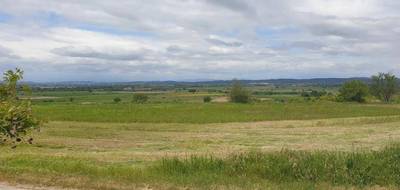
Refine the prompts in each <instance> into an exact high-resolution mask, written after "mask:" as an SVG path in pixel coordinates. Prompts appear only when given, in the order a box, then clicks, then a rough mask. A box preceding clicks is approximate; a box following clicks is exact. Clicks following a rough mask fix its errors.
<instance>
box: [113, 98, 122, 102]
mask: <svg viewBox="0 0 400 190" xmlns="http://www.w3.org/2000/svg"><path fill="white" fill-rule="evenodd" d="M113 101H114V103H119V102H121V98H120V97H115V98H114V99H113Z"/></svg>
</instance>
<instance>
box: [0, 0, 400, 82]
mask: <svg viewBox="0 0 400 190" xmlns="http://www.w3.org/2000/svg"><path fill="white" fill-rule="evenodd" d="M326 2H327V1H297V0H281V1H276V0H248V1H239V0H206V1H196V0H183V1H182V0H171V1H157V0H148V1H130V0H121V1H118V2H114V1H106V0H87V1H78V0H72V1H50V0H42V1H23V0H4V1H2V6H1V7H0V11H2V12H6V13H7V14H10V15H13V16H15V19H13V21H12V22H13V23H0V44H7V43H13V42H12V39H14V40H15V39H19V40H20V41H19V42H15V43H14V45H13V46H7V45H3V46H5V47H3V48H1V47H0V57H1V58H4V60H6V61H11V60H12V59H15V60H14V62H13V63H18V62H19V61H20V62H24V61H25V62H26V64H29V62H28V61H26V60H28V59H31V58H30V56H31V55H38V57H39V56H42V57H40V58H38V60H43V62H44V64H43V65H46V64H47V67H49V68H50V67H54V68H53V70H54V71H57V69H55V68H64V67H65V68H68V69H67V70H69V71H70V72H71V73H73V72H75V71H74V70H73V68H79V71H80V73H81V74H82V75H84V73H85V72H87V73H103V74H104V76H110V75H111V74H109V73H121V75H124V76H126V77H127V78H129V77H132V79H138V80H140V79H141V78H140V77H145V75H146V74H147V75H149V74H150V75H151V77H154V78H163V77H165V78H164V79H168V77H179V76H182V77H185V78H190V77H191V75H193V76H194V77H196V78H205V77H203V76H215V77H221V78H233V77H237V76H235V75H241V74H242V73H243V72H242V68H246V70H247V71H248V72H249V73H248V74H247V75H246V76H249V77H260V76H262V77H268V78H271V77H281V76H284V75H285V76H288V77H297V76H301V77H307V76H308V77H314V76H317V75H319V74H320V73H324V74H325V73H327V74H330V73H332V75H335V76H340V75H341V73H344V70H346V76H348V75H352V74H353V75H354V76H357V75H359V74H360V73H361V74H363V73H369V72H378V71H380V70H379V69H382V70H386V69H391V68H394V66H398V61H399V58H398V55H397V54H398V52H399V51H400V46H399V45H398V44H400V37H399V36H400V35H399V33H400V22H398V20H399V19H400V12H399V11H398V10H399V9H400V4H399V2H398V1H396V0H371V1H365V4H369V3H371V4H372V5H376V6H375V7H373V8H374V9H377V10H376V11H375V10H374V11H373V13H374V14H364V13H363V8H361V7H360V8H359V7H355V8H354V10H357V11H356V13H354V14H353V13H352V12H349V11H348V9H347V8H348V7H346V6H347V4H346V3H347V2H348V1H337V2H338V3H342V4H339V5H338V7H328V6H324V4H325V3H326ZM309 4H316V6H315V7H320V8H318V9H324V10H325V9H326V10H327V11H325V12H324V11H321V10H318V11H313V10H312V9H313V8H314V9H315V7H314V6H313V5H311V8H310V7H307V6H309ZM302 6H305V7H306V8H310V9H305V10H300V9H299V7H302ZM358 8H359V9H358ZM133 9H134V10H135V11H132V10H133ZM331 9H332V10H331ZM341 9H343V11H342V12H340V11H337V10H341ZM182 10H190V11H182ZM350 10H353V9H350ZM41 12H45V13H49V12H54V13H55V14H56V15H57V16H59V17H60V18H61V20H64V19H65V20H67V21H68V23H62V22H60V23H57V25H56V26H54V25H52V24H51V23H49V21H47V20H46V18H44V19H42V20H41V21H37V20H35V17H32V15H35V14H37V13H41ZM326 12H329V14H331V12H333V13H332V15H327V13H326ZM335 12H338V13H336V14H335ZM10 22H11V21H10ZM46 24H47V25H46ZM82 25H83V26H86V27H80V26H82ZM57 27H64V28H75V29H77V30H79V29H81V30H90V31H92V32H93V35H96V34H97V33H101V35H106V36H102V37H101V38H93V39H108V40H107V43H101V42H100V43H99V40H97V41H96V40H94V41H96V42H94V43H92V42H91V41H89V40H90V38H91V37H90V36H89V37H88V38H89V39H88V40H77V39H76V38H79V35H76V36H68V35H69V33H68V32H67V33H62V34H59V35H58V36H63V38H62V39H60V37H57V38H55V37H54V36H53V35H49V34H51V33H52V32H53V30H52V29H54V28H57ZM99 28H105V30H102V31H96V29H99ZM260 28H263V29H265V30H262V31H261V30H259V29H260ZM285 28H290V30H285ZM108 29H110V30H108ZM113 29H115V30H113ZM126 31H134V32H126ZM124 32H126V34H125V35H123V36H121V35H119V34H120V33H124ZM149 32H151V33H152V34H154V35H146V33H149ZM213 34H215V36H212V35H213ZM210 35H211V36H210ZM109 36H112V37H110V38H109ZM64 37H65V38H64ZM116 38H118V39H116ZM125 41H129V42H133V43H132V44H139V47H148V48H149V49H151V50H149V49H139V50H126V49H130V45H126V44H125V46H124V47H121V46H119V45H120V44H124V43H123V42H125ZM28 42H29V44H28V46H26V47H24V44H25V43H28ZM35 43H36V44H35ZM42 43H43V44H42ZM128 44H129V43H128ZM142 45H143V46H142ZM6 46H7V47H6ZM100 46H101V47H100ZM11 47H13V48H15V49H12V48H11ZM32 47H38V49H40V51H39V50H37V49H34V51H33V50H32V51H31V50H29V48H31V49H32ZM59 47H61V48H59ZM116 47H121V49H119V48H116ZM135 47H136V46H135ZM266 47H270V48H266ZM124 48H126V49H124ZM210 48H214V49H213V50H214V51H210ZM218 48H220V49H218ZM271 48H272V50H271ZM49 49H52V50H51V51H49ZM293 49H295V50H296V51H290V50H293ZM19 50H21V51H19ZM297 50H300V51H297ZM218 51H219V52H218ZM20 52H27V54H28V55H27V56H26V55H23V53H20ZM19 53H20V54H19ZM36 53H37V54H36ZM49 53H52V54H53V55H52V56H48V55H49ZM54 55H55V56H54ZM16 56H19V57H20V58H21V57H24V59H25V60H22V59H19V60H17V57H16ZM59 56H62V57H64V58H66V59H65V61H69V62H65V63H60V62H59V61H58V60H59V59H60V57H59ZM49 57H50V58H49ZM306 58H307V59H306ZM61 60H62V59H61ZM382 60H384V62H385V64H383V63H382V62H383V61H382ZM0 61H1V60H0ZM32 64H33V63H32ZM354 65H357V69H354ZM360 65H361V66H360ZM362 65H368V68H367V67H362ZM372 65H374V67H373V66H372ZM43 67H45V66H43ZM235 68H240V69H235ZM371 68H372V69H373V70H371ZM58 70H59V69H58ZM124 73H125V74H124ZM132 73H135V74H132ZM170 73H172V74H171V75H169V74H170ZM173 74H176V76H174V75H173ZM399 74H400V73H399ZM332 75H330V76H332ZM94 76H96V75H94ZM135 77H138V78H135Z"/></svg>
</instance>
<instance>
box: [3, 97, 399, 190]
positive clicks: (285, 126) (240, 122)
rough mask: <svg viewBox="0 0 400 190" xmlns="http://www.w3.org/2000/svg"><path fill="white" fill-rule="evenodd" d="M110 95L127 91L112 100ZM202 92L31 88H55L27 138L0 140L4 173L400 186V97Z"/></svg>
mask: <svg viewBox="0 0 400 190" xmlns="http://www.w3.org/2000/svg"><path fill="white" fill-rule="evenodd" d="M116 95H118V97H121V99H122V100H123V101H122V102H120V103H118V104H117V103H113V102H112V99H113V97H116ZM205 95H210V96H212V97H213V98H214V99H216V98H219V97H222V96H223V94H204V93H197V94H192V93H175V92H167V93H165V92H163V93H153V94H151V95H149V96H150V100H149V103H145V104H134V103H132V102H131V101H130V99H131V97H132V94H128V93H119V92H105V93H99V92H96V93H89V92H45V93H41V94H36V96H38V97H50V98H45V99H41V98H39V99H35V100H34V111H35V113H36V114H37V115H38V116H40V117H41V118H44V119H46V120H47V121H48V122H47V123H45V124H44V126H43V127H42V129H41V131H40V132H39V133H33V137H34V139H35V141H34V144H33V145H24V144H22V145H19V146H18V147H17V148H16V149H11V148H10V146H8V145H1V146H0V153H1V154H0V181H8V182H11V183H12V182H17V183H27V184H39V185H44V186H57V187H64V188H76V189H105V190H106V189H107V190H109V189H110V190H111V189H349V188H350V189H398V188H400V177H399V175H398V173H400V165H398V163H400V160H399V158H400V151H399V150H400V148H399V146H398V145H397V143H398V139H399V138H400V128H399V125H400V108H399V107H398V105H395V104H355V103H337V102H328V101H315V102H312V101H285V102H275V101H264V102H255V103H252V104H233V103H227V102H213V103H202V98H203V96H205ZM71 97H73V98H74V99H73V101H70V100H69V99H70V98H71ZM163 97H164V98H163ZM291 98H292V99H293V100H296V97H291ZM49 100H51V101H49ZM289 100H290V99H289Z"/></svg>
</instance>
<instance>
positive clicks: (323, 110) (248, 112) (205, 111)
mask: <svg viewBox="0 0 400 190" xmlns="http://www.w3.org/2000/svg"><path fill="white" fill-rule="evenodd" d="M34 108H35V112H36V114H38V115H39V116H40V117H41V118H45V119H47V120H50V121H85V122H122V123H129V122H146V123H223V122H246V121H266V120H308V119H325V118H343V117H361V116H388V115H400V109H399V108H397V107H395V106H386V105H379V104H377V105H374V104H351V103H337V102H324V101H319V102H292V103H271V102H265V103H257V104H231V103H211V104H204V103H163V104H132V103H126V104H93V105H84V104H75V103H72V104H66V103H57V104H38V105H35V106H34Z"/></svg>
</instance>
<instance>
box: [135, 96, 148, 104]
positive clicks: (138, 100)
mask: <svg viewBox="0 0 400 190" xmlns="http://www.w3.org/2000/svg"><path fill="white" fill-rule="evenodd" d="M147 100H149V97H148V96H147V95H146V94H134V95H133V99H132V102H134V103H137V104H143V103H146V102H147Z"/></svg>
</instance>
